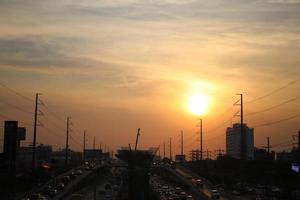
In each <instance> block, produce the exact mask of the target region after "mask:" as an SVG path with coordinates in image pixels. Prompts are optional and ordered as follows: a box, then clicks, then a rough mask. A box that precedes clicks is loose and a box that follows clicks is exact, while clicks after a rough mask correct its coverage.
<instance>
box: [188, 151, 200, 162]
mask: <svg viewBox="0 0 300 200" xmlns="http://www.w3.org/2000/svg"><path fill="white" fill-rule="evenodd" d="M200 154H201V151H200V150H192V151H190V156H191V161H198V160H200Z"/></svg>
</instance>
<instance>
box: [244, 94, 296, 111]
mask: <svg viewBox="0 0 300 200" xmlns="http://www.w3.org/2000/svg"><path fill="white" fill-rule="evenodd" d="M298 99H300V95H299V96H297V97H294V98H291V99H288V100H286V101H284V102H281V103H279V104H277V105H275V106H271V107H269V108H266V109H263V110H260V111H256V112H252V113H247V115H256V114H260V113H264V112H267V111H270V110H273V109H275V108H278V107H281V106H283V105H285V104H287V103H290V102H293V101H296V100H298Z"/></svg>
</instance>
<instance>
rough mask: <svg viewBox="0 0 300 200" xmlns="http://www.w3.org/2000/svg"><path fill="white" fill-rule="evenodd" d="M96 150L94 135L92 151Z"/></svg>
mask: <svg viewBox="0 0 300 200" xmlns="http://www.w3.org/2000/svg"><path fill="white" fill-rule="evenodd" d="M95 150H96V137H95V136H94V139H93V151H94V152H95Z"/></svg>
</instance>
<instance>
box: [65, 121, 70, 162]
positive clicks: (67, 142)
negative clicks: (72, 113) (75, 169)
mask: <svg viewBox="0 0 300 200" xmlns="http://www.w3.org/2000/svg"><path fill="white" fill-rule="evenodd" d="M69 123H70V118H69V117H67V137H66V160H65V162H66V165H68V159H69V158H68V157H69Z"/></svg>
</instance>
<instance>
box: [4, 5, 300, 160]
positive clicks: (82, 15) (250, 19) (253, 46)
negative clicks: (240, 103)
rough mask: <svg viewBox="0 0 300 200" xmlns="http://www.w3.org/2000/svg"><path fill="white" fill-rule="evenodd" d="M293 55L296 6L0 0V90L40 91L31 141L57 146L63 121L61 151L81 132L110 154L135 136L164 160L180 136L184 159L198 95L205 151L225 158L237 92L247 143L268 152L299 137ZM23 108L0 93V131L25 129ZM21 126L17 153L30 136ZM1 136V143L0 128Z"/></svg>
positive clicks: (76, 144)
mask: <svg viewBox="0 0 300 200" xmlns="http://www.w3.org/2000/svg"><path fill="white" fill-rule="evenodd" d="M299 55H300V0H141V1H138V0H94V1H92V0H81V1H78V0H76V1H75V0H60V1H53V0H43V1H40V0H26V1H24V0H18V1H17V0H0V83H1V84H4V85H6V86H8V87H9V88H11V89H13V90H15V91H17V92H19V93H20V94H22V95H24V96H26V97H29V98H31V99H34V98H35V97H34V95H35V93H36V92H41V93H43V95H42V96H41V99H42V101H43V102H44V104H45V105H46V106H47V108H48V109H47V108H46V107H45V106H41V107H40V110H41V111H42V112H43V113H44V115H45V116H41V117H40V121H41V122H42V124H43V126H44V127H39V128H38V143H43V144H52V145H54V147H55V148H56V149H57V148H59V147H61V148H64V144H65V141H64V139H65V132H64V129H65V124H66V122H65V121H66V117H67V116H70V117H71V118H72V124H73V125H72V128H71V129H72V132H71V137H72V139H71V141H70V147H71V148H72V149H76V150H82V139H83V133H82V132H83V129H87V132H88V147H91V145H92V140H93V136H96V138H97V146H99V143H100V142H102V143H103V144H106V145H107V146H109V147H110V149H114V150H115V149H117V148H120V147H121V146H127V145H128V144H129V143H131V144H133V143H134V140H135V137H136V131H137V128H141V138H140V147H141V148H148V147H150V146H158V145H162V144H163V142H164V141H166V142H168V140H169V138H170V137H172V140H173V145H174V146H173V149H174V154H175V153H178V151H179V138H180V137H179V134H180V131H181V130H184V133H185V138H186V140H185V151H186V153H187V152H188V151H189V150H190V149H192V148H198V146H199V145H198V143H199V141H197V138H198V137H199V136H198V135H197V134H196V132H197V130H198V127H197V123H198V121H197V119H199V116H197V115H194V114H192V113H191V112H189V109H188V105H187V102H188V101H189V99H190V98H191V96H193V95H198V94H200V95H204V96H206V97H207V98H208V110H207V112H206V114H203V115H202V116H201V118H202V119H203V126H204V127H203V131H204V132H203V134H204V135H203V137H204V149H209V150H211V151H214V150H216V149H218V148H223V149H224V146H225V129H226V127H227V126H230V125H231V123H234V122H239V118H237V117H235V118H232V116H233V115H234V114H235V113H236V112H237V111H238V107H233V104H234V103H235V102H236V101H237V100H238V98H239V97H238V96H237V95H236V94H237V93H243V94H244V98H245V102H246V103H245V122H246V123H247V124H248V125H249V126H250V127H254V130H255V146H257V147H261V146H264V145H265V141H266V137H267V136H270V137H271V144H272V143H273V144H278V143H281V142H285V141H288V140H292V135H293V134H296V133H297V131H298V130H299V129H300V127H299V125H300V97H299V95H300V56H299ZM293 81H294V82H293ZM289 83H290V84H289ZM288 84H289V86H287V85H288ZM283 86H286V87H284V88H282V89H281V90H280V91H278V92H275V93H274V94H272V95H269V96H267V97H266V98H262V99H260V100H258V101H256V102H253V103H250V102H249V101H251V100H253V99H256V98H258V97H261V96H264V95H266V94H269V93H270V92H272V91H275V90H277V89H280V88H281V87H283ZM290 99H292V100H291V101H290V102H289V103H286V104H284V105H282V106H280V107H278V108H276V109H271V110H269V111H266V112H262V113H260V114H256V115H250V114H249V113H253V112H256V111H261V110H263V109H267V108H271V107H273V106H276V105H279V104H281V103H282V102H286V101H288V100H290ZM247 102H249V103H247ZM7 103H9V104H10V106H8V105H7ZM11 105H14V106H18V107H21V108H22V110H23V111H22V110H20V109H18V108H16V107H12V106H11ZM230 108H231V109H230ZM33 109H34V102H33V101H31V100H29V99H25V98H22V97H20V96H18V95H16V94H14V93H13V92H12V91H10V90H8V89H7V88H5V87H3V86H1V85H0V114H1V115H2V116H1V115H0V119H1V121H2V124H1V129H3V121H4V120H6V119H12V120H20V121H23V122H27V123H29V124H32V123H33V114H32V113H31V112H33ZM49 110H50V111H49ZM24 111H25V112H24ZM225 111H228V112H225ZM224 112H225V113H224ZM223 113H224V114H223ZM222 114H223V115H222ZM248 114H249V115H248ZM3 115H4V116H3ZM220 115H221V116H220ZM296 115H298V116H299V117H298V118H294V119H292V120H288V121H284V122H282V123H278V124H274V125H270V126H262V127H259V126H258V125H260V124H264V123H268V122H273V121H278V120H281V119H285V118H289V117H292V116H296ZM7 116H8V117H9V118H8V117H7ZM231 118H232V120H231ZM21 125H24V124H21ZM24 126H25V127H26V128H27V140H26V142H25V143H23V144H24V145H27V144H29V143H30V142H31V141H32V127H31V126H29V125H24ZM256 126H257V127H256ZM48 129H50V130H51V131H49V130H48ZM53 132H54V133H53ZM0 138H1V141H0V143H1V145H2V142H3V131H1V137H0ZM290 143H292V142H290ZM290 148H291V146H278V147H276V148H275V150H284V149H290Z"/></svg>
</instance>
